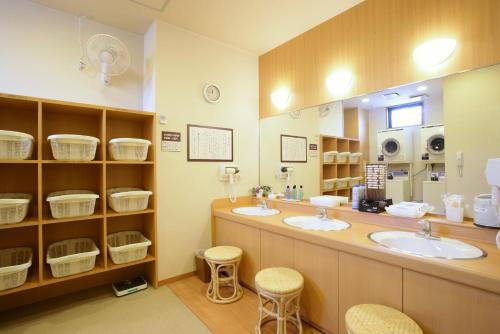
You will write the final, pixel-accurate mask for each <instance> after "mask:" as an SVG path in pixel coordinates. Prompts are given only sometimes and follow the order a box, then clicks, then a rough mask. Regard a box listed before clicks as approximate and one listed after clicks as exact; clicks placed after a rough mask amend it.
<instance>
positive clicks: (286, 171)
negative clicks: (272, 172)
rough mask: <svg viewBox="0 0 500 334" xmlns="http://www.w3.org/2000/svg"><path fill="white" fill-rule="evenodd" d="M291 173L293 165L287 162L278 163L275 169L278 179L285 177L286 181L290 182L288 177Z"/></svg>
mask: <svg viewBox="0 0 500 334" xmlns="http://www.w3.org/2000/svg"><path fill="white" fill-rule="evenodd" d="M292 174H293V166H292V165H289V164H280V165H279V166H278V170H277V171H276V177H277V178H278V179H286V182H287V183H289V182H290V178H291V177H292Z"/></svg>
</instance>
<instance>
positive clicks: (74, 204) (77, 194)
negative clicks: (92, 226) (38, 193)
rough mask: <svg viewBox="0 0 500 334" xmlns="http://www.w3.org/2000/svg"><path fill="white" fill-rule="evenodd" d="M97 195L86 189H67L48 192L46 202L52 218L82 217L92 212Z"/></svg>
mask: <svg viewBox="0 0 500 334" xmlns="http://www.w3.org/2000/svg"><path fill="white" fill-rule="evenodd" d="M98 198H99V195H97V194H94V193H93V192H91V191H87V190H67V191H57V192H53V193H50V194H49V195H48V196H47V202H49V203H50V211H51V213H52V217H54V218H69V217H82V216H90V215H93V214H94V210H95V201H96V199H98Z"/></svg>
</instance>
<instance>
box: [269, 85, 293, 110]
mask: <svg viewBox="0 0 500 334" xmlns="http://www.w3.org/2000/svg"><path fill="white" fill-rule="evenodd" d="M290 97H291V94H290V91H289V90H288V89H287V88H284V87H283V88H279V89H278V90H275V91H274V92H273V93H272V94H271V101H272V102H273V104H274V106H275V107H276V108H278V109H280V110H282V109H285V108H286V107H288V104H289V103H290Z"/></svg>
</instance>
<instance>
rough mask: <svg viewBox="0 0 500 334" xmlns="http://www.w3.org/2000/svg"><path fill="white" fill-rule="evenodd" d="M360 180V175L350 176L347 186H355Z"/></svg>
mask: <svg viewBox="0 0 500 334" xmlns="http://www.w3.org/2000/svg"><path fill="white" fill-rule="evenodd" d="M361 180H363V177H362V176H355V177H351V178H350V179H349V186H350V187H354V186H356V185H358V184H360V183H361Z"/></svg>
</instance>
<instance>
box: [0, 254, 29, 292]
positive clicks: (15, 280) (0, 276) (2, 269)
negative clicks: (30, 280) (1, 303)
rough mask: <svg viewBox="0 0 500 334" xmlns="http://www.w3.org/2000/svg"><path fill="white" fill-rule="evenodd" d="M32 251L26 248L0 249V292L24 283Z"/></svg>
mask: <svg viewBox="0 0 500 334" xmlns="http://www.w3.org/2000/svg"><path fill="white" fill-rule="evenodd" d="M32 258H33V250H32V249H31V248H28V247H18V248H7V249H0V291H2V290H6V289H12V288H16V287H18V286H21V285H23V284H24V283H25V282H26V277H27V276H28V268H29V267H31V260H32Z"/></svg>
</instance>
